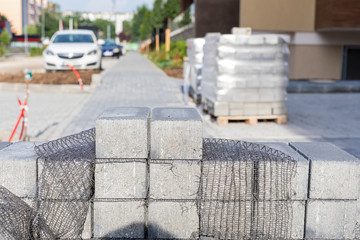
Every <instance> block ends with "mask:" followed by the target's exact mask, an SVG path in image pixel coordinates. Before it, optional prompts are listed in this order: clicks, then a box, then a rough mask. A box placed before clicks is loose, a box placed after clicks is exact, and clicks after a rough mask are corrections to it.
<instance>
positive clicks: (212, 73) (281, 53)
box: [201, 33, 290, 116]
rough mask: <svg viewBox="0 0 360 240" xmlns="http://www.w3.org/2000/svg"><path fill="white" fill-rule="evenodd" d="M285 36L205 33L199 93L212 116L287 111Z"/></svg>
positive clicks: (261, 114)
mask: <svg viewBox="0 0 360 240" xmlns="http://www.w3.org/2000/svg"><path fill="white" fill-rule="evenodd" d="M289 41H290V39H289V37H288V36H285V35H276V34H264V35H255V34H254V35H236V34H223V35H222V34H219V33H208V34H207V35H206V37H205V45H204V58H203V67H202V81H201V97H202V104H203V108H204V110H206V111H208V112H209V113H211V114H212V115H213V116H264V115H265V116H269V115H283V114H286V107H285V101H286V98H287V93H286V88H287V85H288V78H287V72H288V57H289V48H288V42H289Z"/></svg>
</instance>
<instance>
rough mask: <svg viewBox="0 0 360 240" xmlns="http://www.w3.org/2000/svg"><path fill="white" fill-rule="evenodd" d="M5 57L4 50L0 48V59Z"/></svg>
mask: <svg viewBox="0 0 360 240" xmlns="http://www.w3.org/2000/svg"><path fill="white" fill-rule="evenodd" d="M4 55H5V48H4V47H3V46H0V57H2V56H4Z"/></svg>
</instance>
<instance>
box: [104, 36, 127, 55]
mask: <svg viewBox="0 0 360 240" xmlns="http://www.w3.org/2000/svg"><path fill="white" fill-rule="evenodd" d="M122 48H123V47H122V46H121V45H118V44H116V43H115V41H114V40H110V39H108V40H105V43H104V44H103V45H102V46H101V51H102V56H103V57H117V58H119V57H120V56H121V55H122Z"/></svg>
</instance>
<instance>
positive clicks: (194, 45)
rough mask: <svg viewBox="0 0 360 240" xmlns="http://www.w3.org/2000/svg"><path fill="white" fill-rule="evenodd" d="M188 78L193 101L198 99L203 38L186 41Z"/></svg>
mask: <svg viewBox="0 0 360 240" xmlns="http://www.w3.org/2000/svg"><path fill="white" fill-rule="evenodd" d="M186 44H187V56H188V66H189V68H190V71H189V75H190V76H189V79H190V94H191V96H192V97H193V99H194V101H195V102H198V101H200V91H201V87H200V84H201V79H202V63H203V57H204V53H203V46H204V44H205V39H204V38H190V39H188V40H187V41H186Z"/></svg>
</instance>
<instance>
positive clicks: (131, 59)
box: [64, 52, 184, 135]
mask: <svg viewBox="0 0 360 240" xmlns="http://www.w3.org/2000/svg"><path fill="white" fill-rule="evenodd" d="M181 85H182V81H181V80H178V79H175V78H174V79H172V78H169V77H168V76H167V75H166V74H165V73H164V72H163V71H161V70H160V69H158V68H157V67H156V66H155V65H154V64H153V63H152V62H150V61H149V60H148V59H146V58H145V57H144V56H142V55H140V54H139V53H137V52H129V53H128V54H127V55H126V56H124V57H122V58H120V61H119V62H118V63H117V65H116V66H114V67H113V69H112V70H111V71H109V72H108V73H107V74H105V75H104V77H103V79H102V84H101V85H100V86H98V87H97V89H96V91H95V93H94V94H93V96H92V97H91V99H90V100H89V101H88V103H87V104H86V105H85V106H84V108H83V109H82V111H80V113H79V114H78V115H77V117H76V118H75V119H74V121H72V122H71V123H70V124H69V126H68V127H67V128H66V129H65V132H64V135H68V134H73V133H76V132H79V131H82V130H85V129H88V128H92V127H95V120H96V118H97V117H98V116H99V115H100V114H101V113H102V112H104V111H105V110H106V109H107V108H110V107H119V106H147V107H156V106H184V103H183V102H182V93H181Z"/></svg>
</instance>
